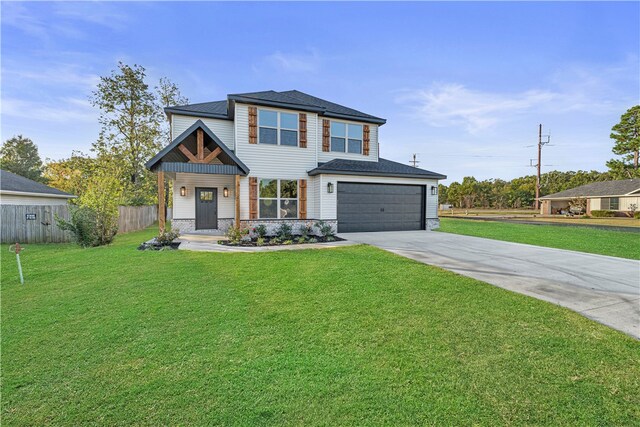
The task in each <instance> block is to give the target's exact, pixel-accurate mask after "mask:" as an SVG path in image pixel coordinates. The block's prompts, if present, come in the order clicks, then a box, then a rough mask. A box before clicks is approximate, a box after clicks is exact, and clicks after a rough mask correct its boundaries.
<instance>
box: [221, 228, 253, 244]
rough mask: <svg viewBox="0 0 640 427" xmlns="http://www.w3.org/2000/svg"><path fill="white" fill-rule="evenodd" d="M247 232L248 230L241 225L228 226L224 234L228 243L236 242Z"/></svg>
mask: <svg viewBox="0 0 640 427" xmlns="http://www.w3.org/2000/svg"><path fill="white" fill-rule="evenodd" d="M247 234H249V230H248V229H246V228H243V227H235V226H234V227H229V229H228V230H227V232H226V233H225V235H226V236H227V237H228V238H229V243H233V244H236V245H237V244H238V243H240V242H241V241H242V239H243V237H244V236H246V235H247Z"/></svg>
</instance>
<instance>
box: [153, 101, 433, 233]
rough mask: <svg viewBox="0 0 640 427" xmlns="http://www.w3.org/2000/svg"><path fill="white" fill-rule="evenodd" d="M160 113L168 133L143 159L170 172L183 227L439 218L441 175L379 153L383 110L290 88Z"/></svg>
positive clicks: (410, 224) (176, 219) (342, 226)
mask: <svg viewBox="0 0 640 427" xmlns="http://www.w3.org/2000/svg"><path fill="white" fill-rule="evenodd" d="M165 112H166V114H167V115H168V117H169V120H170V123H171V135H172V139H173V140H172V142H171V143H170V144H169V145H168V146H166V147H165V148H164V149H163V150H162V151H160V152H159V153H158V154H157V155H156V156H154V157H153V158H152V159H151V160H150V161H149V162H148V163H147V167H148V168H149V169H150V170H152V171H154V172H156V173H157V174H158V182H159V183H164V180H165V176H168V177H170V178H171V179H172V180H173V185H174V187H173V219H172V226H173V228H177V229H179V230H181V232H189V231H193V230H220V231H225V230H226V229H227V228H229V227H230V226H232V225H236V226H240V225H243V226H244V225H246V226H253V225H255V224H258V223H264V224H278V223H279V222H282V221H289V222H292V223H300V222H305V221H310V220H323V221H325V222H327V223H330V224H332V225H333V226H334V227H335V229H336V230H337V231H338V232H358V231H391V230H424V229H431V228H435V227H437V226H438V211H437V206H438V194H437V193H438V180H440V179H445V178H446V177H445V176H444V175H441V174H438V173H435V172H430V171H427V170H424V169H419V168H414V167H411V166H409V165H404V164H401V163H397V162H392V161H390V160H385V159H382V158H380V157H379V156H378V154H379V141H378V128H379V127H380V126H382V125H383V124H384V123H385V122H386V120H385V119H381V118H379V117H375V116H372V115H369V114H365V113H362V112H360V111H357V110H354V109H352V108H347V107H344V106H342V105H338V104H335V103H332V102H328V101H325V100H323V99H320V98H316V97H314V96H311V95H307V94H305V93H302V92H299V91H296V90H291V91H286V92H275V91H266V92H255V93H244V94H237V95H228V96H227V99H226V100H224V101H216V102H206V103H201V104H190V105H182V106H176V107H170V108H166V109H165ZM158 187H159V193H163V192H164V185H159V186H158ZM159 196H160V200H163V199H164V196H163V195H162V194H159ZM163 208H164V206H163V204H162V203H161V206H160V209H161V210H163ZM161 217H163V215H162V214H161ZM294 225H295V224H294ZM162 227H164V224H161V228H162Z"/></svg>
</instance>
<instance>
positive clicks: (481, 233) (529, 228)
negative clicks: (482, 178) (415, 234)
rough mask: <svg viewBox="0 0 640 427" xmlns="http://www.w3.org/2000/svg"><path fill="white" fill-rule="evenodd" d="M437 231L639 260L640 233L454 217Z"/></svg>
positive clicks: (441, 224)
mask: <svg viewBox="0 0 640 427" xmlns="http://www.w3.org/2000/svg"><path fill="white" fill-rule="evenodd" d="M438 231H442V232H445V233H455V234H464V235H467V236H476V237H485V238H488V239H496V240H504V241H507V242H516V243H527V244H530V245H536V246H546V247H549V248H558V249H569V250H572V251H579V252H588V253H592V254H600V255H609V256H615V257H620V258H629V259H636V260H638V259H640V234H639V233H635V232H633V231H628V232H626V231H611V230H601V229H597V228H589V227H570V226H554V225H532V224H513V223H508V222H498V221H482V220H466V219H454V218H440V228H439V229H438Z"/></svg>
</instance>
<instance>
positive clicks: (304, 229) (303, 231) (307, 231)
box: [299, 223, 313, 238]
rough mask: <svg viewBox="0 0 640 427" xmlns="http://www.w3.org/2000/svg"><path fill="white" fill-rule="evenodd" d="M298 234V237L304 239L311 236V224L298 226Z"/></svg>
mask: <svg viewBox="0 0 640 427" xmlns="http://www.w3.org/2000/svg"><path fill="white" fill-rule="evenodd" d="M299 234H300V236H302V237H305V238H306V237H309V236H310V235H311V234H313V224H311V223H306V224H302V225H300V231H299Z"/></svg>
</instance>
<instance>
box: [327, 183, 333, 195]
mask: <svg viewBox="0 0 640 427" xmlns="http://www.w3.org/2000/svg"><path fill="white" fill-rule="evenodd" d="M327 193H333V182H328V183H327Z"/></svg>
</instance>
